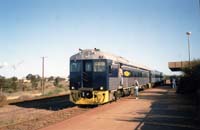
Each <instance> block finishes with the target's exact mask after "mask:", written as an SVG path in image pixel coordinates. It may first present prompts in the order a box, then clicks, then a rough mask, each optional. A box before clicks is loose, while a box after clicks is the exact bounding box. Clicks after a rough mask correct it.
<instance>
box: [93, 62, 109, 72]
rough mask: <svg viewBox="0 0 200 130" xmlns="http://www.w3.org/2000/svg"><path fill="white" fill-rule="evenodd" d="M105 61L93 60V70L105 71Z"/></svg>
mask: <svg viewBox="0 0 200 130" xmlns="http://www.w3.org/2000/svg"><path fill="white" fill-rule="evenodd" d="M105 70H106V63H105V62H104V61H95V62H94V72H105Z"/></svg>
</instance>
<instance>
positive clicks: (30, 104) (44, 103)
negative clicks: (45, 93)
mask: <svg viewBox="0 0 200 130" xmlns="http://www.w3.org/2000/svg"><path fill="white" fill-rule="evenodd" d="M10 105H16V106H19V107H24V108H36V109H46V110H52V111H57V110H61V109H65V108H69V107H73V106H75V104H73V103H72V102H70V100H69V95H64V96H59V97H54V98H47V99H42V100H41V99H39V100H33V101H24V102H19V103H12V104H10Z"/></svg>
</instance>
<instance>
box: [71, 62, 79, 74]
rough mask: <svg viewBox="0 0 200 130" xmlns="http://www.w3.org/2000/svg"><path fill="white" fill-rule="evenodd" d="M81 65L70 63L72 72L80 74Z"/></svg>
mask: <svg viewBox="0 0 200 130" xmlns="http://www.w3.org/2000/svg"><path fill="white" fill-rule="evenodd" d="M80 71H81V63H80V62H71V63H70V72H80Z"/></svg>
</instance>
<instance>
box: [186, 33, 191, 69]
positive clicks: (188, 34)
mask: <svg viewBox="0 0 200 130" xmlns="http://www.w3.org/2000/svg"><path fill="white" fill-rule="evenodd" d="M186 35H187V36H188V62H189V68H191V63H190V35H191V32H186Z"/></svg>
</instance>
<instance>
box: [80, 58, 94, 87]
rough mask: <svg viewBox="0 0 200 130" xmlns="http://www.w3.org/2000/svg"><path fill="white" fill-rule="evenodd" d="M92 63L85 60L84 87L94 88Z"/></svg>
mask: <svg viewBox="0 0 200 130" xmlns="http://www.w3.org/2000/svg"><path fill="white" fill-rule="evenodd" d="M92 68H93V65H92V61H90V60H84V61H83V74H82V78H83V87H86V88H92Z"/></svg>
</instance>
